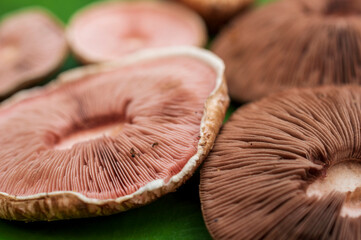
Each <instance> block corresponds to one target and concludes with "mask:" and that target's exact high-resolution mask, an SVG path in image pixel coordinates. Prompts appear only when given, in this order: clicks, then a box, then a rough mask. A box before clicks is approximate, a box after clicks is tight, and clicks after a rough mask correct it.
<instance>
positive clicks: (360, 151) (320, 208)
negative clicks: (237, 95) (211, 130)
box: [200, 86, 361, 240]
mask: <svg viewBox="0 0 361 240" xmlns="http://www.w3.org/2000/svg"><path fill="white" fill-rule="evenodd" d="M360 129H361V87H360V86H344V87H333V86H332V87H328V86H327V87H319V88H316V89H303V90H298V89H294V90H290V91H288V92H282V93H279V94H276V95H272V96H270V97H267V98H264V99H262V100H261V101H258V102H255V103H251V104H249V105H247V106H245V107H243V108H241V109H239V110H237V111H236V112H235V113H234V114H233V116H232V117H231V119H230V120H229V122H227V123H226V124H225V126H224V127H223V129H222V132H221V133H220V135H219V136H218V137H217V141H216V143H215V146H214V149H213V150H212V152H211V153H210V155H209V157H208V158H207V160H206V161H205V163H204V165H203V168H202V170H201V184H200V197H201V203H202V210H203V216H204V219H205V222H206V224H207V227H208V229H209V231H210V233H211V235H212V236H213V237H214V238H215V239H245V240H246V239H361V231H360V229H361V200H360V199H361V198H360V192H361V191H360V189H361V188H360V187H361V177H360V175H361V131H360Z"/></svg>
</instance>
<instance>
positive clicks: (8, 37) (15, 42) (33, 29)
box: [0, 8, 68, 98]
mask: <svg viewBox="0 0 361 240" xmlns="http://www.w3.org/2000/svg"><path fill="white" fill-rule="evenodd" d="M67 53H68V48H67V43H66V40H65V36H64V30H63V26H62V25H61V23H60V22H59V21H58V20H57V19H56V18H55V17H54V16H52V14H50V13H48V12H47V11H46V10H44V9H41V8H27V9H23V10H20V11H17V12H14V13H11V14H9V15H7V16H5V18H3V19H2V21H1V22H0V98H4V97H6V96H8V95H10V94H12V93H14V92H15V91H16V90H18V89H21V88H24V87H27V86H30V85H32V84H35V83H36V82H38V81H40V80H42V79H43V78H45V77H46V76H48V75H49V74H51V73H52V72H54V71H55V70H56V69H57V68H58V67H60V65H61V64H62V63H63V61H64V60H65V57H66V56H67Z"/></svg>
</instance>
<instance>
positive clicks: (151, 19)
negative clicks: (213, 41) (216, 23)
mask: <svg viewBox="0 0 361 240" xmlns="http://www.w3.org/2000/svg"><path fill="white" fill-rule="evenodd" d="M67 36H68V41H69V44H70V46H71V48H72V50H73V52H74V53H75V55H76V56H77V57H78V58H79V60H81V61H82V62H84V63H95V62H103V61H110V60H115V59H118V58H120V57H123V56H124V55H127V54H130V53H133V52H136V51H139V50H142V49H145V48H160V47H169V46H185V45H187V46H188V45H189V46H199V47H201V46H203V45H205V43H206V42H207V33H206V27H205V25H204V23H203V20H202V19H201V18H200V17H199V16H198V15H197V14H195V13H194V12H192V11H191V10H189V9H187V8H185V7H183V6H181V5H180V4H176V3H171V2H157V1H148V2H147V1H135V2H124V1H110V2H100V3H95V4H91V5H90V6H88V7H85V8H84V9H83V10H80V11H79V12H78V13H76V15H75V16H74V17H73V18H72V20H71V21H70V25H69V27H68V30H67Z"/></svg>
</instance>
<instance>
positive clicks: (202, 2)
mask: <svg viewBox="0 0 361 240" xmlns="http://www.w3.org/2000/svg"><path fill="white" fill-rule="evenodd" d="M176 1H179V2H182V3H184V4H186V5H187V6H189V7H191V8H192V9H194V10H195V11H197V12H198V13H199V14H200V15H201V16H202V17H203V18H204V19H205V21H206V22H207V24H208V26H209V28H210V29H211V30H212V31H216V30H218V29H219V28H220V27H221V26H222V25H224V24H225V23H226V22H227V21H228V20H229V19H231V18H232V17H234V16H235V15H236V14H238V13H239V12H240V11H241V10H243V9H244V8H246V7H247V6H249V5H250V4H251V3H252V2H254V0H176Z"/></svg>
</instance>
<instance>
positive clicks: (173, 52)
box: [0, 46, 225, 205]
mask: <svg viewBox="0 0 361 240" xmlns="http://www.w3.org/2000/svg"><path fill="white" fill-rule="evenodd" d="M176 56H188V57H192V58H195V59H199V60H202V61H204V62H205V63H207V64H209V66H211V67H212V68H213V69H214V70H215V72H216V84H215V88H214V89H213V91H212V92H211V94H210V95H209V96H208V98H207V100H206V101H205V104H206V103H207V102H208V101H209V100H210V99H211V97H212V96H213V95H215V94H216V92H217V90H218V89H219V88H220V87H221V84H222V81H223V77H224V76H223V75H224V69H225V66H224V63H223V61H222V60H221V59H220V58H219V57H217V56H216V55H215V54H213V53H211V52H210V51H208V50H204V49H200V48H197V47H185V46H184V47H167V48H161V49H149V50H143V51H139V52H136V53H134V54H132V55H129V56H126V57H124V58H122V59H121V60H118V61H114V62H108V63H102V64H97V65H92V66H87V67H82V68H81V70H80V69H74V70H71V71H69V72H66V73H64V74H62V75H60V76H59V78H58V79H57V80H56V81H55V82H53V83H52V85H53V86H55V85H56V84H59V82H60V84H61V82H69V81H75V80H77V79H79V78H81V77H85V76H89V75H93V74H96V73H101V72H107V71H110V70H112V69H115V68H118V67H123V66H128V65H131V64H134V63H139V62H142V61H149V60H153V59H154V60H156V59H162V58H167V57H176ZM30 92H31V93H32V94H33V96H34V95H37V90H36V89H35V90H30ZM25 93H29V90H28V91H26V90H25V91H22V92H19V93H18V94H16V95H15V97H14V98H13V99H10V100H9V101H5V102H4V103H3V106H2V107H6V106H7V105H9V104H12V103H14V101H15V102H16V101H20V100H21V99H23V98H24V94H25ZM213 101H215V100H213ZM4 105H5V106H4ZM207 117H208V113H207V109H206V108H205V109H204V114H203V117H202V121H201V124H200V139H199V141H198V146H197V153H196V154H195V155H193V156H192V157H191V158H190V159H189V161H188V162H187V163H186V164H185V165H184V167H183V169H182V170H181V171H180V172H179V173H178V174H176V175H174V176H172V177H171V178H170V179H169V181H168V182H165V181H164V180H163V179H156V180H154V181H152V182H149V183H147V184H146V185H145V186H143V187H141V188H139V189H138V190H137V191H135V192H134V193H132V194H129V195H125V196H122V197H119V198H115V199H104V200H99V199H96V198H88V197H86V196H84V195H83V194H81V193H77V192H73V191H55V192H50V193H38V194H33V195H28V196H15V195H10V194H7V193H4V192H0V195H3V196H6V197H10V198H14V199H16V200H30V199H31V200H34V199H40V198H44V197H48V196H57V195H63V194H72V195H74V196H76V197H78V198H79V199H80V200H81V201H83V202H85V203H89V204H95V205H103V204H106V203H109V202H116V203H122V202H124V201H126V200H128V199H131V198H133V197H134V196H138V195H142V194H143V193H146V192H153V191H155V190H158V189H162V188H167V187H168V186H171V185H173V184H174V183H178V182H179V181H181V180H182V179H183V178H184V177H185V176H186V175H187V174H188V173H189V172H190V170H192V169H194V168H195V167H196V166H197V164H198V162H199V159H200V157H201V156H202V155H203V154H204V148H203V147H202V146H201V143H202V142H203V141H204V139H205V136H204V133H205V132H204V129H205V125H206V120H207Z"/></svg>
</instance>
